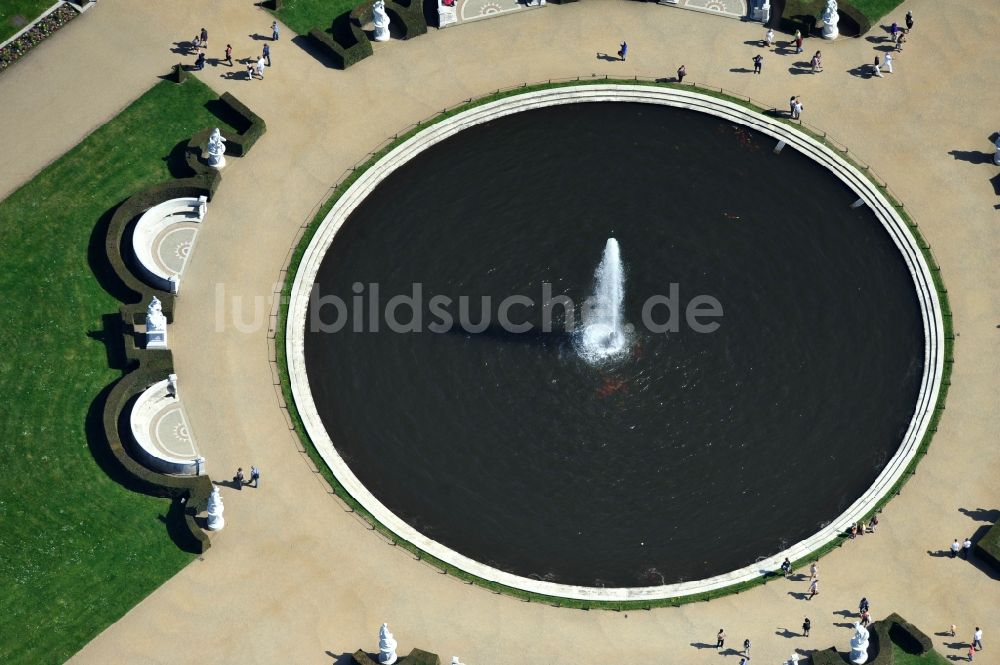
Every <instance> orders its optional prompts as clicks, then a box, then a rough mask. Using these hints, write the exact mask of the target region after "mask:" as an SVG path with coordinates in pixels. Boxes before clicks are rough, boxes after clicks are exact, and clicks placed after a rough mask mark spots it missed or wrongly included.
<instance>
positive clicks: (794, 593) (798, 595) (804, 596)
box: [788, 591, 809, 600]
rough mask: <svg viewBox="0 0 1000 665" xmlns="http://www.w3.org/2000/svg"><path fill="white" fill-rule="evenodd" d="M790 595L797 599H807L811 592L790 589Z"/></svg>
mask: <svg viewBox="0 0 1000 665" xmlns="http://www.w3.org/2000/svg"><path fill="white" fill-rule="evenodd" d="M788 595H789V596H791V597H792V598H794V599H796V600H807V599H808V598H809V594H808V593H804V592H802V591H789V592H788Z"/></svg>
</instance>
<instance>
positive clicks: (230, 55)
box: [226, 44, 233, 67]
mask: <svg viewBox="0 0 1000 665" xmlns="http://www.w3.org/2000/svg"><path fill="white" fill-rule="evenodd" d="M226 62H228V63H229V66H230V67H232V66H233V45H232V44H226Z"/></svg>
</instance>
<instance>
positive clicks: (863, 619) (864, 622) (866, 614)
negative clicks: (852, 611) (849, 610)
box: [861, 610, 872, 628]
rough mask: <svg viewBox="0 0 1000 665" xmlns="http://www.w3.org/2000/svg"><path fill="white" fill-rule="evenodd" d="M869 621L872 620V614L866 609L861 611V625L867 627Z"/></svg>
mask: <svg viewBox="0 0 1000 665" xmlns="http://www.w3.org/2000/svg"><path fill="white" fill-rule="evenodd" d="M871 622H872V615H871V614H870V613H869V612H868V611H867V610H865V611H864V612H862V613H861V625H862V626H864V627H866V628H867V627H868V624H870V623H871Z"/></svg>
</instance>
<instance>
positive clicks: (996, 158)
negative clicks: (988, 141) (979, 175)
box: [993, 132, 1000, 166]
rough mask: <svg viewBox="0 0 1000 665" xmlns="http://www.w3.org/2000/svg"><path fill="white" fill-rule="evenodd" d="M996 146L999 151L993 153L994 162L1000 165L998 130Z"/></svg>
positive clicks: (999, 133) (999, 134)
mask: <svg viewBox="0 0 1000 665" xmlns="http://www.w3.org/2000/svg"><path fill="white" fill-rule="evenodd" d="M993 145H994V147H996V149H997V151H996V153H994V154H993V163H994V164H996V165H997V166H1000V132H997V140H996V141H994V142H993Z"/></svg>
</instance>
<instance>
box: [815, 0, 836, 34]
mask: <svg viewBox="0 0 1000 665" xmlns="http://www.w3.org/2000/svg"><path fill="white" fill-rule="evenodd" d="M820 19H821V20H822V21H823V39H836V38H837V35H839V34H840V30H838V29H837V23H838V22H839V21H840V14H838V13H837V0H826V9H824V10H823V14H822V16H820Z"/></svg>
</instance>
